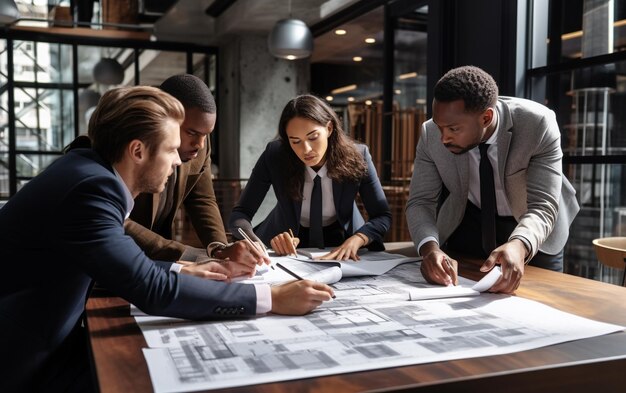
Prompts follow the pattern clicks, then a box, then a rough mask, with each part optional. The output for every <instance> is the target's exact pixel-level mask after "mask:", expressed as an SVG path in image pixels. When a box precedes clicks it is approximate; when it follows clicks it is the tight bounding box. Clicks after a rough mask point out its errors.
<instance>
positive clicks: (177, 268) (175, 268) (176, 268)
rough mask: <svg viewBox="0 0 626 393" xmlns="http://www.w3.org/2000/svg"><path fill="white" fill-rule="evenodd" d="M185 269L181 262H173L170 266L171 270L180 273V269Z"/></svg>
mask: <svg viewBox="0 0 626 393" xmlns="http://www.w3.org/2000/svg"><path fill="white" fill-rule="evenodd" d="M182 269H183V265H181V264H180V263H176V262H174V263H172V266H170V272H174V273H180V271H181V270H182Z"/></svg>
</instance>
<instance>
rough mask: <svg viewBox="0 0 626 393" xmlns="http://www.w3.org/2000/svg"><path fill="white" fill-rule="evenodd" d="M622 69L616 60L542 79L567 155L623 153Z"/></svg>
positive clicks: (625, 89)
mask: <svg viewBox="0 0 626 393" xmlns="http://www.w3.org/2000/svg"><path fill="white" fill-rule="evenodd" d="M625 72H626V62H619V63H610V64H606V65H600V66H593V67H588V68H583V69H579V70H575V71H572V72H564V73H561V74H557V75H555V76H550V77H547V78H545V79H546V80H547V86H548V87H547V91H549V92H550V94H551V95H552V98H551V99H550V100H548V102H547V105H548V106H549V107H550V108H551V109H553V110H554V111H555V112H556V114H557V119H558V122H559V124H560V126H561V130H562V134H563V138H562V142H563V145H562V146H563V153H564V154H565V155H566V156H569V155H571V156H589V155H623V154H626V133H625V132H624V129H626V111H624V110H623V108H624V107H625V106H626V76H624V73H625ZM536 79H544V78H536ZM533 82H535V83H534V84H535V85H538V84H539V83H536V81H533ZM544 94H545V93H544Z"/></svg>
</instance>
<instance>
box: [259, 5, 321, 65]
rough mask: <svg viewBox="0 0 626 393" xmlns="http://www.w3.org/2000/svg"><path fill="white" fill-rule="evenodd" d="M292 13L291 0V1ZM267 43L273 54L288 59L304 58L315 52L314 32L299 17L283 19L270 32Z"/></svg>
mask: <svg viewBox="0 0 626 393" xmlns="http://www.w3.org/2000/svg"><path fill="white" fill-rule="evenodd" d="M289 13H290V14H291V0H290V1H289ZM267 45H268V47H269V51H270V53H271V54H272V55H274V56H276V57H278V58H281V59H287V60H296V59H304V58H306V57H309V56H311V53H312V52H313V34H311V30H309V28H308V26H307V25H306V23H304V22H303V21H301V20H299V19H293V18H291V15H290V17H289V18H287V19H282V20H279V21H278V22H276V25H275V26H274V28H273V29H272V32H271V33H270V35H269V37H268V40H267Z"/></svg>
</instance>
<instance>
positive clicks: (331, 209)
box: [300, 164, 337, 228]
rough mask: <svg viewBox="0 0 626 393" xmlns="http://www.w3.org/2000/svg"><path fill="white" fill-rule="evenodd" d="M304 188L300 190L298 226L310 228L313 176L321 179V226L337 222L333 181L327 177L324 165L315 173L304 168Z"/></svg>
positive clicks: (308, 168) (309, 168) (326, 169)
mask: <svg viewBox="0 0 626 393" xmlns="http://www.w3.org/2000/svg"><path fill="white" fill-rule="evenodd" d="M305 168H306V174H305V176H304V187H303V188H302V210H301V212H300V225H302V226H303V227H307V228H308V227H310V226H311V220H310V217H311V193H312V192H313V179H314V178H315V176H319V177H320V178H321V184H322V225H323V226H328V225H330V224H332V223H333V222H335V221H337V211H336V210H335V199H334V197H333V180H332V179H331V178H330V177H328V168H326V164H324V166H322V167H321V168H320V170H319V171H317V172H315V171H314V170H313V169H311V167H308V166H307V167H305Z"/></svg>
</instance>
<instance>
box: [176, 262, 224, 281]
mask: <svg viewBox="0 0 626 393" xmlns="http://www.w3.org/2000/svg"><path fill="white" fill-rule="evenodd" d="M176 263H179V264H181V265H183V267H182V269H180V272H181V273H183V274H189V275H191V276H196V277H201V278H206V279H209V280H217V281H226V280H228V279H229V277H230V274H231V273H230V271H229V270H228V269H227V268H226V267H224V266H222V264H220V263H218V262H213V261H211V262H206V263H193V262H186V261H177V262H176Z"/></svg>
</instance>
